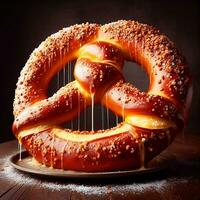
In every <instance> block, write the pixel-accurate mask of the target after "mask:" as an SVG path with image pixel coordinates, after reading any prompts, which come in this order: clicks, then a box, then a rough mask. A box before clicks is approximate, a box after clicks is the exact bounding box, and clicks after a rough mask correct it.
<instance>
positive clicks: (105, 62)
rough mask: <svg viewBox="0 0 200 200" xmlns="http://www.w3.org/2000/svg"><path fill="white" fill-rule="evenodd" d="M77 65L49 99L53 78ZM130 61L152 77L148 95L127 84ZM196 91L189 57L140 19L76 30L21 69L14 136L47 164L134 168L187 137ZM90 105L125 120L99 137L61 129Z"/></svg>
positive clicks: (54, 38) (52, 41) (50, 41)
mask: <svg viewBox="0 0 200 200" xmlns="http://www.w3.org/2000/svg"><path fill="white" fill-rule="evenodd" d="M74 59H76V65H75V69H74V76H75V81H73V82H70V83H68V84H67V85H65V86H64V87H62V88H60V89H59V90H58V91H57V92H56V93H55V94H54V95H53V96H51V97H48V96H47V89H48V85H49V82H50V81H51V79H52V78H53V76H54V75H55V74H56V73H57V72H58V71H60V70H61V69H62V66H63V65H64V64H66V63H68V62H70V61H71V60H74ZM125 60H129V61H134V62H137V63H139V64H140V65H142V66H143V67H144V69H145V70H146V71H147V74H148V76H149V79H150V86H149V90H148V92H141V91H139V90H138V89H137V88H135V87H134V86H133V85H132V84H130V83H126V82H125V79H124V77H123V74H122V69H123V64H124V61H125ZM191 88H192V87H191V78H190V75H189V70H188V67H187V65H186V62H185V59H184V58H183V57H182V56H181V54H180V53H179V51H178V50H177V49H176V48H175V46H174V44H173V43H172V42H171V41H170V40H169V39H168V38H167V37H166V36H165V35H163V34H162V33H160V31H159V30H157V29H155V28H153V27H151V26H149V25H146V24H141V23H138V22H136V21H117V22H114V23H110V24H106V25H103V26H101V25H98V24H89V23H86V24H80V25H74V26H71V27H69V28H64V29H63V30H61V31H59V32H57V33H55V34H53V35H51V36H50V37H48V38H47V39H46V40H45V41H44V42H42V43H41V44H40V46H39V47H38V48H37V49H35V50H34V51H33V53H32V54H31V56H30V58H29V59H28V61H27V63H26V65H25V67H24V68H23V69H22V71H21V75H20V77H19V80H18V83H17V89H16V92H15V100H14V116H15V120H14V123H13V132H14V134H15V136H16V137H17V138H18V140H19V141H20V142H21V143H22V144H23V145H24V147H25V148H26V150H27V151H28V152H29V153H30V154H31V155H32V156H33V157H34V158H35V159H36V160H37V161H38V162H40V163H42V164H44V165H45V166H49V167H50V166H51V167H53V168H58V169H65V170H79V171H89V172H96V171H114V170H124V169H130V168H131V169H134V168H138V167H141V166H143V165H146V163H148V162H149V161H150V160H152V159H153V158H154V157H155V156H156V155H158V154H159V153H160V152H161V151H162V150H164V149H165V148H166V147H167V146H168V145H169V144H170V143H171V142H172V141H173V139H174V137H175V136H176V134H178V133H180V132H182V131H183V127H184V123H185V119H186V117H187V110H188V108H189V105H190V101H191V96H192V92H191V91H192V89H191ZM92 103H102V104H104V105H105V106H106V107H107V108H109V109H111V110H112V111H113V112H114V113H116V115H119V116H122V117H123V122H122V123H120V124H118V125H117V126H116V127H114V128H112V129H107V130H99V131H93V130H92V131H73V130H70V129H65V128H64V127H63V125H62V124H63V123H64V122H66V121H69V120H72V119H73V118H75V117H76V116H77V115H78V114H79V112H81V111H83V110H84V109H85V108H86V107H88V106H91V104H92Z"/></svg>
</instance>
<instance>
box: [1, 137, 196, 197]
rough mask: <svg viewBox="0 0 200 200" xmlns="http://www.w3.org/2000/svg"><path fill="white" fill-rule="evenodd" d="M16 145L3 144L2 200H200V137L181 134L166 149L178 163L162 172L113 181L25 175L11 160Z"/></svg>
mask: <svg viewBox="0 0 200 200" xmlns="http://www.w3.org/2000/svg"><path fill="white" fill-rule="evenodd" d="M17 151H18V150H17V142H16V141H10V142H7V143H3V144H0V199H25V200H27V199H34V200H40V199H42V200H45V199H56V200H57V199H74V200H78V199H81V200H83V199H87V200H90V199H94V200H98V199H104V200H105V199H110V200H111V199H112V200H113V199H116V200H119V199H134V200H141V199H148V200H151V199H155V200H157V199H159V200H168V199H170V200H182V199H183V200H188V199H189V200H193V199H194V200H200V134H199V135H197V134H196V135H193V134H185V136H184V137H183V135H179V136H178V137H177V138H176V140H175V141H174V142H173V144H172V145H171V146H170V147H169V148H168V149H167V153H170V154H173V155H174V156H175V157H176V160H175V161H173V162H172V163H171V165H170V167H169V168H168V169H167V170H165V171H162V172H157V173H154V174H149V175H142V176H137V177H129V178H125V179H112V180H105V179H103V180H93V181H92V180H76V181H75V180H72V179H71V180H70V179H65V180H64V179H63V180H58V179H57V180H56V179H45V178H41V177H40V178H39V177H37V176H33V175H32V176H31V175H29V174H24V173H22V172H20V171H18V170H15V169H14V168H12V167H11V166H10V165H9V163H8V159H9V157H10V156H11V155H13V154H14V153H16V152H17Z"/></svg>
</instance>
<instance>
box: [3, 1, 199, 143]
mask: <svg viewBox="0 0 200 200" xmlns="http://www.w3.org/2000/svg"><path fill="white" fill-rule="evenodd" d="M199 10H200V9H199V6H198V4H197V1H192V0H190V1H144V0H138V1H133V0H132V1H125V0H123V1H114V0H113V1H108V0H107V1H104V0H100V1H86V0H85V1H76V0H74V1H66V2H64V1H57V2H54V3H50V2H48V3H34V2H32V3H30V2H29V3H28V2H26V3H20V2H19V1H18V2H17V3H1V12H0V15H1V16H0V18H1V24H0V26H1V28H0V34H1V35H0V38H1V47H0V51H1V53H0V55H1V57H0V58H1V63H0V64H1V78H0V85H1V94H0V142H3V141H6V140H9V139H12V138H13V135H12V132H11V125H12V121H13V115H12V103H13V99H14V90H15V85H16V82H17V78H18V76H19V73H20V70H21V69H22V67H23V66H24V64H25V62H26V60H27V59H28V57H29V55H30V53H31V52H32V51H33V50H34V48H36V47H37V46H38V45H39V44H40V43H41V41H43V40H44V39H45V38H46V37H47V36H49V35H50V34H52V33H54V32H57V31H58V30H59V29H61V28H63V27H67V26H70V25H73V24H75V23H82V22H87V21H88V22H95V23H101V24H104V23H108V22H112V21H116V20H118V19H134V20H138V21H139V22H142V23H147V24H150V25H154V26H156V27H157V28H159V29H160V30H161V31H162V32H164V33H165V34H166V35H168V36H169V38H170V39H171V40H172V41H174V42H175V43H176V45H177V47H178V48H179V49H180V50H181V52H182V53H183V55H185V57H186V59H187V61H188V64H189V66H190V68H191V73H192V75H193V80H194V96H193V101H192V108H191V112H190V120H189V122H188V125H187V127H186V129H187V131H190V132H196V133H197V132H199V123H200V119H199V113H200V78H199V77H200V56H199V55H200V39H199V36H200V20H199V19H200V11H199ZM127 66H130V63H129V64H128V65H127ZM131 66H132V65H131ZM125 74H126V77H127V80H132V82H133V83H135V84H136V86H138V87H140V88H141V89H145V88H146V87H147V83H148V81H147V79H146V76H145V74H144V72H143V71H142V70H140V69H139V68H137V67H136V65H135V68H134V67H126V68H125ZM96 123H99V122H98V121H96Z"/></svg>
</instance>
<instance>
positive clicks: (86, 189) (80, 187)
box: [0, 157, 180, 196]
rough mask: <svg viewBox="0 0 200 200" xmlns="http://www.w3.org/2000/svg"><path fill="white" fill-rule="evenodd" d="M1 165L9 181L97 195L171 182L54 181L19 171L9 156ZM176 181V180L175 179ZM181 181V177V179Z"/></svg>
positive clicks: (142, 189) (158, 187)
mask: <svg viewBox="0 0 200 200" xmlns="http://www.w3.org/2000/svg"><path fill="white" fill-rule="evenodd" d="M0 165H1V166H2V169H3V170H2V171H1V172H0V178H1V177H2V178H4V179H7V180H8V181H12V182H16V183H20V184H25V185H34V186H35V185H36V186H37V187H40V188H47V189H50V190H58V191H59V190H63V189H67V190H71V191H73V192H78V193H82V194H87V195H96V196H100V195H103V194H105V193H106V192H108V186H111V191H112V192H114V193H116V194H121V195H123V194H125V193H127V192H131V193H144V192H145V191H146V190H150V189H151V190H152V189H153V190H155V191H157V192H159V191H162V190H164V189H165V188H166V186H167V185H168V184H169V180H168V181H167V180H156V181H150V182H146V183H134V182H133V183H124V184H117V183H112V184H109V183H107V184H106V183H105V184H99V185H97V184H95V183H94V184H88V183H87V184H86V183H84V181H83V184H81V183H77V182H76V183H68V182H64V181H61V182H53V181H51V180H49V179H38V178H37V177H36V178H34V177H33V176H29V175H28V174H24V173H22V172H19V171H18V170H16V169H14V168H13V167H12V166H10V165H9V162H8V157H5V158H3V159H0ZM174 181H176V180H174ZM179 182H180V179H179Z"/></svg>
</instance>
